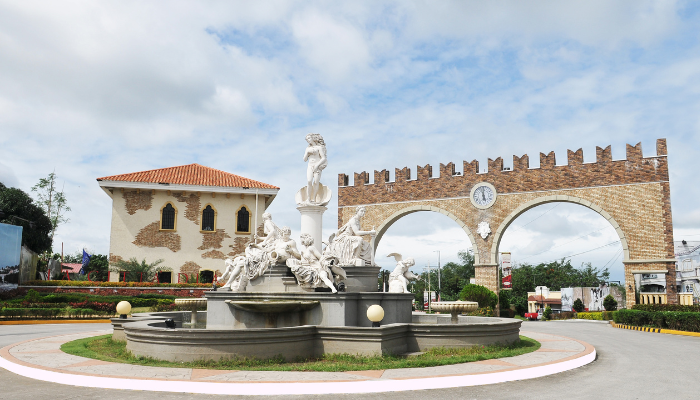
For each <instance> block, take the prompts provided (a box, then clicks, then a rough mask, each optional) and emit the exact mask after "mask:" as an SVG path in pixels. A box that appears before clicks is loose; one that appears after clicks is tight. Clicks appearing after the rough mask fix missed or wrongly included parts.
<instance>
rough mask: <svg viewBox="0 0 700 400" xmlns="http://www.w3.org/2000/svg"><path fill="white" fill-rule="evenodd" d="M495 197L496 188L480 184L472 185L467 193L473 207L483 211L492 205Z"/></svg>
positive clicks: (484, 183) (487, 184) (488, 184)
mask: <svg viewBox="0 0 700 400" xmlns="http://www.w3.org/2000/svg"><path fill="white" fill-rule="evenodd" d="M496 195H497V193H496V188H495V187H493V185H492V184H490V183H486V182H481V183H477V184H476V185H474V187H473V188H472V190H471V193H469V199H470V200H471V201H472V204H473V205H474V207H476V208H479V209H482V210H483V209H486V208H489V207H491V206H492V205H493V203H494V202H495V201H496Z"/></svg>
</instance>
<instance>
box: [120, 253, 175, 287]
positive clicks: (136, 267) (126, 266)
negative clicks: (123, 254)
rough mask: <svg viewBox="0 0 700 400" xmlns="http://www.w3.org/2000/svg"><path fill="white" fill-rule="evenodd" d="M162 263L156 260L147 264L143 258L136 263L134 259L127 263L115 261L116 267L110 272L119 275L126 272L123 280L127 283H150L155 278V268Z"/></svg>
mask: <svg viewBox="0 0 700 400" xmlns="http://www.w3.org/2000/svg"><path fill="white" fill-rule="evenodd" d="M162 262H163V260H156V261H155V262H152V263H150V264H148V263H147V262H146V259H145V258H144V259H143V261H141V262H138V260H136V257H132V258H131V259H129V261H124V260H119V261H117V263H116V265H115V266H114V267H112V268H110V270H111V271H113V272H119V273H122V272H124V271H126V279H125V280H126V281H127V282H150V281H152V280H153V279H154V278H155V277H156V272H157V271H156V267H157V266H158V264H160V263H162Z"/></svg>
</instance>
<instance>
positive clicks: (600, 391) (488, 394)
mask: <svg viewBox="0 0 700 400" xmlns="http://www.w3.org/2000/svg"><path fill="white" fill-rule="evenodd" d="M99 329H109V325H108V324H104V325H103V324H75V325H15V326H0V347H4V346H7V345H9V344H12V343H16V342H19V341H22V340H27V339H31V338H39V337H45V336H51V335H60V334H63V333H74V332H85V331H93V330H99ZM523 330H524V331H527V330H531V331H537V332H543V333H550V334H555V335H562V336H568V337H572V338H575V339H579V340H583V341H585V342H588V343H590V344H592V345H593V346H594V347H595V348H596V350H597V353H598V359H597V360H596V361H595V362H593V363H591V364H588V365H586V366H584V367H581V368H578V369H575V370H572V371H568V372H563V373H560V374H555V375H551V376H548V377H544V378H538V379H530V380H525V381H517V382H509V383H503V384H497V385H486V386H479V387H467V388H456V389H442V390H423V391H415V392H394V393H377V394H368V395H355V394H353V395H332V396H308V395H305V396H279V397H283V398H285V399H302V398H303V399H314V398H334V399H397V400H398V399H440V400H442V399H538V400H540V399H557V400H561V399H565V400H569V399H599V398H614V399H615V400H622V399H656V400H662V399H698V398H700V379H698V378H699V377H700V374H699V373H698V372H699V371H698V367H697V364H698V361H700V337H688V336H676V335H665V334H658V333H647V332H638V331H630V330H623V329H614V328H612V327H611V326H609V325H607V324H601V323H596V322H579V321H556V322H524V323H523ZM0 382H2V383H1V384H0V399H8V400H9V399H17V400H20V399H21V400H25V399H26V400H38V399H52V400H63V399H105V400H106V399H109V400H117V399H159V400H169V399H194V400H198V399H220V398H222V397H225V396H211V395H196V394H190V393H159V392H141V391H127V390H108V389H91V388H81V387H74V386H68V385H60V384H54V383H47V382H42V381H36V380H33V379H28V378H24V377H21V376H19V375H15V374H13V373H11V372H8V371H6V370H4V369H0ZM231 397H241V396H231ZM266 397H267V396H266ZM268 398H269V397H268Z"/></svg>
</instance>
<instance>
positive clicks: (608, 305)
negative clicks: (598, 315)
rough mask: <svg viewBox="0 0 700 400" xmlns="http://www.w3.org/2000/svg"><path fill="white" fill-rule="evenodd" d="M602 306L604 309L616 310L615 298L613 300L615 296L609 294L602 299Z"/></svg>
mask: <svg viewBox="0 0 700 400" xmlns="http://www.w3.org/2000/svg"><path fill="white" fill-rule="evenodd" d="M603 307H605V311H616V310H617V300H615V298H614V297H613V296H612V295H611V294H609V295H607V296H605V298H604V299H603Z"/></svg>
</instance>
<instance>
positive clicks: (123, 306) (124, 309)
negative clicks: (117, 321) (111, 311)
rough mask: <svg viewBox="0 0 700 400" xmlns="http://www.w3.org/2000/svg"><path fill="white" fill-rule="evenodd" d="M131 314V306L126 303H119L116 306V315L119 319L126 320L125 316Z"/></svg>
mask: <svg viewBox="0 0 700 400" xmlns="http://www.w3.org/2000/svg"><path fill="white" fill-rule="evenodd" d="M130 312H131V304H130V303H129V302H128V301H120V302H119V303H118V304H117V314H119V318H126V315H127V314H129V313H130Z"/></svg>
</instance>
